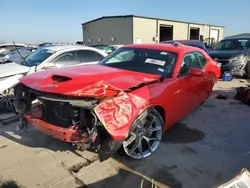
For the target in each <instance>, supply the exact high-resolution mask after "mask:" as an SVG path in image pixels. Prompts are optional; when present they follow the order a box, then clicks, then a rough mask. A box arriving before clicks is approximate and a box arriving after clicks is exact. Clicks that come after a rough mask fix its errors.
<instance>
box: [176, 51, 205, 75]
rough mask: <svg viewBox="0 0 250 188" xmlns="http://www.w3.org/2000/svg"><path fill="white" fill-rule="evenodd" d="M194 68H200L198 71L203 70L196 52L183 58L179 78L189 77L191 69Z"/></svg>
mask: <svg viewBox="0 0 250 188" xmlns="http://www.w3.org/2000/svg"><path fill="white" fill-rule="evenodd" d="M193 68H198V69H202V68H203V67H202V65H201V62H200V59H199V58H198V55H197V53H196V52H191V53H187V54H186V55H185V56H184V57H183V59H182V63H181V67H180V71H179V76H185V75H187V74H188V73H189V71H190V69H193Z"/></svg>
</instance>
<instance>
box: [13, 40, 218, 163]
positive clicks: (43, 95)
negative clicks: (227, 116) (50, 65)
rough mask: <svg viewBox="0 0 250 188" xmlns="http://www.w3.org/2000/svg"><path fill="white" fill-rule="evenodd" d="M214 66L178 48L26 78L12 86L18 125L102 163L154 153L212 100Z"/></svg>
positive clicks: (128, 52) (134, 48)
mask: <svg viewBox="0 0 250 188" xmlns="http://www.w3.org/2000/svg"><path fill="white" fill-rule="evenodd" d="M219 76H220V68H219V67H218V65H217V63H216V62H215V61H213V60H212V59H211V58H210V57H209V56H208V55H207V54H206V53H205V52H204V51H203V50H201V49H199V48H195V47H190V46H185V45H180V44H149V45H146V44H134V45H126V46H123V47H121V48H119V49H117V50H116V51H114V52H113V53H112V54H110V55H109V56H107V57H105V58H104V59H102V60H101V61H100V62H99V64H97V65H87V66H73V67H70V68H69V67H67V68H57V69H50V70H46V71H41V72H37V73H34V74H30V75H27V76H25V77H23V78H21V80H20V84H19V85H18V86H17V87H16V88H15V93H16V100H15V109H16V111H17V112H18V113H19V114H21V115H22V121H21V124H20V125H21V127H22V126H24V125H32V126H33V127H35V128H36V129H37V130H39V131H41V132H43V133H45V134H47V135H49V136H52V137H54V138H57V139H60V140H62V141H65V142H69V143H72V144H73V145H75V146H76V147H77V149H81V150H84V149H94V150H95V151H97V152H98V153H99V156H100V160H101V161H103V160H106V159H108V158H109V157H111V156H112V155H113V154H114V153H115V152H116V151H117V150H118V149H119V148H121V147H123V149H124V151H125V153H126V154H127V155H128V156H130V157H131V158H134V159H142V158H145V157H148V156H149V155H150V154H152V153H153V152H154V151H155V150H156V149H157V147H158V146H159V144H160V141H161V138H162V136H163V131H164V130H167V129H169V128H170V127H171V126H172V125H174V124H175V123H177V122H178V121H180V120H181V119H183V118H184V117H185V116H187V115H188V114H189V113H190V112H192V111H193V110H195V109H196V108H197V107H198V106H199V105H201V104H202V103H203V102H204V101H205V100H206V99H207V98H208V97H209V95H210V93H211V91H212V88H213V86H214V83H215V81H216V80H217V78H219Z"/></svg>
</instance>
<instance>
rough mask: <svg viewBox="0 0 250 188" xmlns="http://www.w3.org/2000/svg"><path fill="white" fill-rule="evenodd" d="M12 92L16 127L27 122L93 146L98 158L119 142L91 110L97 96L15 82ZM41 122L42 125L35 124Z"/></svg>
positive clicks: (109, 153) (82, 147) (111, 151)
mask: <svg viewBox="0 0 250 188" xmlns="http://www.w3.org/2000/svg"><path fill="white" fill-rule="evenodd" d="M15 96H16V100H15V102H14V106H15V110H16V112H17V113H19V114H20V115H21V121H20V124H19V128H20V129H22V128H25V127H27V125H28V124H29V125H32V126H33V127H35V128H36V129H38V130H40V131H41V132H43V133H45V134H47V135H49V136H51V137H55V138H57V139H60V140H62V141H65V142H68V143H72V144H73V146H75V147H76V149H78V150H85V149H91V150H95V151H97V152H98V153H99V157H100V161H104V160H106V159H108V158H109V157H111V156H112V155H113V154H114V153H115V152H116V151H117V150H118V149H119V148H120V146H121V145H122V142H123V140H114V139H112V137H111V136H110V135H109V133H108V132H107V130H106V129H105V128H104V126H103V124H102V123H101V121H100V120H99V119H98V117H97V116H96V114H95V112H94V108H95V107H96V106H97V105H98V104H99V103H100V99H92V98H83V97H81V98H80V97H79V98H77V97H65V96H60V95H58V94H48V93H43V92H40V91H36V90H33V89H31V88H29V87H27V86H25V85H23V84H19V85H18V86H16V88H15ZM41 123H43V126H39V124H41Z"/></svg>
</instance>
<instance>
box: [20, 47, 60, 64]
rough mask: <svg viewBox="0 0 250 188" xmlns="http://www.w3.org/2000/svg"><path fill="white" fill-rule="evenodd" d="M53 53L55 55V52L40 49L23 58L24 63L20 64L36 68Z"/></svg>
mask: <svg viewBox="0 0 250 188" xmlns="http://www.w3.org/2000/svg"><path fill="white" fill-rule="evenodd" d="M53 53H55V51H52V50H49V49H44V48H40V49H38V50H36V51H35V52H33V53H31V54H30V55H28V56H27V57H25V58H24V59H25V61H23V60H21V62H20V64H21V65H25V66H28V67H33V66H37V65H39V64H41V63H42V62H43V61H44V60H46V59H47V58H48V57H49V56H51V55H52V54H53Z"/></svg>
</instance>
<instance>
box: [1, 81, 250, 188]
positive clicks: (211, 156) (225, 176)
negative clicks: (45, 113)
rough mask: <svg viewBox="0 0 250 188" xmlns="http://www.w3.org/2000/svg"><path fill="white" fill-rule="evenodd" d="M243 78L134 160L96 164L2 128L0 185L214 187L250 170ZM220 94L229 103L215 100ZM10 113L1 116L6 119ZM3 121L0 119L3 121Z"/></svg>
mask: <svg viewBox="0 0 250 188" xmlns="http://www.w3.org/2000/svg"><path fill="white" fill-rule="evenodd" d="M246 84H247V81H245V80H233V81H232V82H218V83H217V84H216V86H215V87H214V91H213V94H212V95H211V97H210V98H209V99H208V100H207V102H206V103H205V104H203V105H202V106H201V107H200V108H199V109H197V110H196V111H195V112H194V113H192V114H191V115H190V116H189V117H187V118H186V119H185V120H184V121H182V122H180V123H179V124H177V125H176V126H174V127H173V128H172V129H171V130H169V131H168V132H166V134H165V135H164V138H163V141H162V143H161V144H160V146H159V148H158V149H157V151H156V152H155V153H154V154H153V155H152V156H151V157H149V158H147V159H145V160H142V161H135V160H131V159H128V158H126V157H125V156H124V155H123V154H121V153H118V154H117V155H115V156H114V157H113V158H111V159H109V160H107V161H105V162H103V163H100V162H99V161H98V160H97V155H96V154H94V153H91V152H87V151H85V152H75V151H74V150H72V148H71V146H69V145H68V144H66V143H63V142H60V141H58V140H55V139H53V138H50V137H48V136H46V135H43V134H41V133H39V132H38V131H36V130H34V129H32V128H29V129H28V130H26V131H23V130H19V131H17V130H16V124H15V123H1V124H0V182H1V183H2V187H4V186H6V187H7V186H9V187H11V186H12V187H13V188H17V187H27V188H30V187H31V188H32V187H38V188H45V187H46V188H64V187H72V188H74V187H75V188H83V187H89V188H99V187H102V188H105V187H107V188H111V187H120V188H127V187H131V188H132V187H133V188H134V187H135V188H136V187H138V188H139V187H140V186H141V184H142V183H143V186H142V187H143V188H147V187H151V184H152V182H154V183H155V184H157V185H158V186H159V187H162V188H164V187H176V188H200V187H205V188H206V187H212V186H216V185H218V184H221V183H223V182H225V181H228V180H229V179H231V178H233V177H234V176H235V175H236V174H237V173H239V172H240V171H241V169H242V168H248V169H250V161H249V157H250V150H249V144H248V143H250V137H249V131H250V126H249V125H250V124H249V122H250V116H249V109H250V107H249V106H247V105H245V104H242V103H241V102H238V101H236V100H234V99H233V97H234V95H235V88H236V87H239V86H245V85H246ZM218 93H222V94H227V95H228V99H227V100H219V99H216V96H217V95H218ZM10 115H11V114H5V115H1V116H0V118H1V119H3V118H7V116H10ZM2 122H3V121H2ZM1 183H0V187H1Z"/></svg>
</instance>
